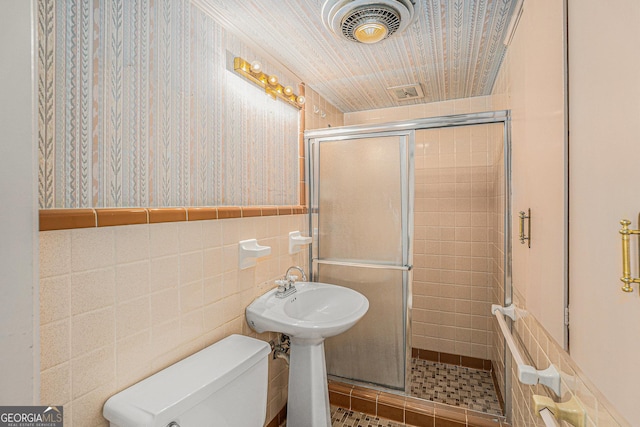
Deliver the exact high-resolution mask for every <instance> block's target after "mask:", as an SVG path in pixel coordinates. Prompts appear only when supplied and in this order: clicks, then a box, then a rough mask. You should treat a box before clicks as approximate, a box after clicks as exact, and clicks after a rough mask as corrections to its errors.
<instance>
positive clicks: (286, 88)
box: [284, 86, 293, 96]
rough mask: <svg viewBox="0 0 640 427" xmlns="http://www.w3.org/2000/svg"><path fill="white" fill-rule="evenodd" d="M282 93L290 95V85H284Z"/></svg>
mask: <svg viewBox="0 0 640 427" xmlns="http://www.w3.org/2000/svg"><path fill="white" fill-rule="evenodd" d="M284 94H285V95H287V96H291V95H292V94H293V88H292V87H291V86H285V87H284Z"/></svg>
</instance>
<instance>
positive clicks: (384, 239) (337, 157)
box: [309, 131, 414, 390]
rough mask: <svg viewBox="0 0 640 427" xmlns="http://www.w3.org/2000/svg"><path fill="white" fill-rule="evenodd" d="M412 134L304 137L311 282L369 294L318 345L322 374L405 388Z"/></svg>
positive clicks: (408, 354) (410, 226)
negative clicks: (343, 325) (343, 327)
mask: <svg viewBox="0 0 640 427" xmlns="http://www.w3.org/2000/svg"><path fill="white" fill-rule="evenodd" d="M413 135H414V132H413V131H403V132H390V133H389V132H388V133H377V134H368V135H366V134H365V135H357V136H352V137H349V136H335V137H329V138H317V139H311V140H309V153H310V178H311V179H310V184H311V192H310V198H311V200H310V206H311V208H312V209H311V211H312V215H311V221H312V224H311V226H312V227H313V229H314V244H313V250H312V253H311V258H312V259H311V265H312V275H313V280H315V281H319V282H326V283H333V284H337V285H341V286H346V287H349V288H352V289H354V290H356V291H358V292H360V293H362V294H363V295H365V296H366V297H367V298H368V299H369V303H370V308H369V311H368V313H367V314H366V315H365V317H364V318H363V319H362V320H361V321H360V322H358V323H357V324H356V325H355V326H354V327H353V328H352V329H350V330H349V331H347V332H346V333H344V334H341V335H338V336H336V337H333V338H330V339H328V340H326V342H325V350H326V360H327V371H328V374H329V375H333V376H337V377H342V378H346V379H352V380H358V381H363V382H368V383H374V384H379V385H382V386H385V387H389V388H395V389H401V390H404V388H405V383H406V364H407V358H408V357H410V351H409V349H410V347H409V344H410V343H409V342H408V312H409V309H410V297H409V296H410V289H409V287H410V280H411V271H410V270H411V262H412V255H411V254H412V251H411V248H410V244H411V239H410V233H411V232H412V230H413V224H412V213H411V212H412V206H413V188H412V187H413V169H412V168H413V165H412V161H413V152H412V150H413V148H412V147H413Z"/></svg>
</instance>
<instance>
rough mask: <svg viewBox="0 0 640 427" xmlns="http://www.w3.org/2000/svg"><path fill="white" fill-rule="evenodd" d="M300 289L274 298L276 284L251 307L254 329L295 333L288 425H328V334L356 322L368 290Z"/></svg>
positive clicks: (311, 285) (312, 284)
mask: <svg viewBox="0 0 640 427" xmlns="http://www.w3.org/2000/svg"><path fill="white" fill-rule="evenodd" d="M295 287H296V290H297V291H296V292H295V293H294V294H292V295H289V296H288V297H285V298H276V291H277V290H276V289H273V290H271V291H269V292H267V293H265V294H264V295H262V296H261V297H259V298H257V299H256V300H255V301H254V302H252V303H251V305H249V307H247V310H246V317H247V322H248V323H249V325H250V326H251V328H253V329H254V330H255V331H256V332H260V333H262V332H266V331H272V332H281V333H283V334H286V335H289V336H290V337H291V354H290V365H289V399H288V402H287V427H330V426H331V416H330V412H329V393H328V387H327V368H326V365H325V359H324V339H325V338H327V337H332V336H334V335H338V334H341V333H342V332H344V331H346V330H347V329H349V328H351V327H352V326H353V325H355V324H356V322H357V321H358V320H360V319H361V318H362V316H364V315H365V313H366V312H367V310H368V309H369V301H368V300H367V299H366V298H365V297H364V295H362V294H360V293H358V292H356V291H354V290H352V289H349V288H344V287H342V286H336V285H330V284H327V283H318V282H298V283H296V284H295Z"/></svg>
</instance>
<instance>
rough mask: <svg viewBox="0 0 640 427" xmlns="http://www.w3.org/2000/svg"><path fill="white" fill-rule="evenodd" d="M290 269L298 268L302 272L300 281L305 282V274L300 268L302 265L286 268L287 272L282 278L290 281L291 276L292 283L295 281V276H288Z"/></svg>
mask: <svg viewBox="0 0 640 427" xmlns="http://www.w3.org/2000/svg"><path fill="white" fill-rule="evenodd" d="M291 270H298V271H299V272H300V273H302V281H303V282H306V281H307V275H306V274H304V270H303V269H302V267H298V266H297V265H292V266H291V267H289V268H287V272H286V273H285V274H284V278H285V279H287V280H288V281H291V279H290V278H291V277H292V278H293V283H295V281H296V279H297V276H290V275H289V272H290V271H291Z"/></svg>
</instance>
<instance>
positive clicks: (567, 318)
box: [564, 307, 569, 327]
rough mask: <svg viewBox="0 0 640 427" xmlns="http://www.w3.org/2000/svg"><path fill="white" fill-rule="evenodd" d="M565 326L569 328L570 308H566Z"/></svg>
mask: <svg viewBox="0 0 640 427" xmlns="http://www.w3.org/2000/svg"><path fill="white" fill-rule="evenodd" d="M564 325H565V326H567V327H568V326H569V307H565V309H564Z"/></svg>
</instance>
